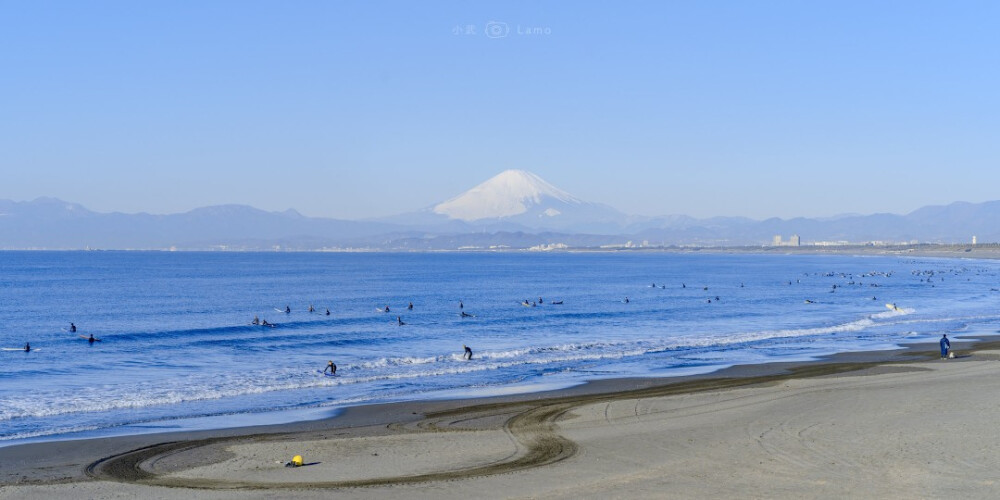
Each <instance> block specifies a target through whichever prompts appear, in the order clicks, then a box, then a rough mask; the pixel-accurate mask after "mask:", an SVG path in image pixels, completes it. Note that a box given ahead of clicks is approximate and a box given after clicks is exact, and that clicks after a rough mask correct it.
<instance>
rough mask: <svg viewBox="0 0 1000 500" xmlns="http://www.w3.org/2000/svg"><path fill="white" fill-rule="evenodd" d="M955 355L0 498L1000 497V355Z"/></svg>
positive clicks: (205, 436)
mask: <svg viewBox="0 0 1000 500" xmlns="http://www.w3.org/2000/svg"><path fill="white" fill-rule="evenodd" d="M953 345H954V347H955V350H956V351H957V352H958V353H959V357H958V358H956V359H951V360H940V359H938V355H937V345H936V344H934V345H929V344H925V345H918V346H913V347H911V348H909V349H904V350H898V351H882V352H867V353H851V354H840V355H836V356H832V357H830V358H828V359H825V360H821V361H815V362H807V363H773V364H767V365H754V366H741V367H733V368H730V369H727V370H724V371H722V372H718V373H715V374H711V375H703V376H693V377H683V378H676V379H618V380H607V381H600V382H596V383H591V384H587V385H585V386H580V387H575V388H571V389H566V390H561V391H553V392H548V393H538V394H528V395H516V396H504V397H498V398H481V399H471V400H457V401H431V402H412V403H395V404H386V405H372V406H365V407H358V408H352V409H350V410H348V411H347V412H345V413H344V414H343V415H341V416H339V417H337V418H333V419H327V420H322V421H315V422H300V423H296V424H291V425H285V426H269V427H259V428H246V429H228V430H220V431H205V432H195V433H174V434H159V435H146V436H133V437H119V438H107V439H96V440H86V441H83V440H81V441H69V442H53V443H39V444H30V445H23V446H13V447H7V448H0V497H3V498H7V497H10V498H53V497H73V498H135V497H137V496H138V497H141V498H192V497H194V498H274V497H282V498H287V497H294V498H329V497H330V496H331V495H333V496H337V497H339V498H381V497H388V496H400V497H405V498H469V497H476V498H481V497H487V498H510V497H515V498H516V497H531V498H579V497H598V496H600V497H607V496H610V497H624V496H629V497H640V498H663V497H681V498H704V497H720V496H725V497H741V498H746V497H751V498H753V497H767V498H775V497H778V498H834V497H836V498H842V497H887V498H904V497H905V498H914V497H918V498H928V497H930V498H934V497H953V496H961V495H965V496H971V497H991V496H996V495H997V494H998V493H1000V491H998V489H1000V487H998V486H996V484H998V483H1000V467H998V463H997V462H998V461H1000V458H997V457H1000V455H997V453H996V452H995V450H997V449H998V448H1000V432H996V431H995V428H996V422H997V421H998V420H1000V402H997V400H996V398H995V397H993V395H994V394H997V393H998V391H1000V342H998V341H996V340H995V339H990V340H988V341H983V342H978V343H975V344H973V343H971V342H962V341H960V340H959V339H956V341H955V342H954V343H953ZM295 454H300V455H302V456H303V458H304V461H305V463H306V466H304V467H298V468H286V467H284V466H283V462H285V461H288V460H290V459H291V457H292V456H293V455H295Z"/></svg>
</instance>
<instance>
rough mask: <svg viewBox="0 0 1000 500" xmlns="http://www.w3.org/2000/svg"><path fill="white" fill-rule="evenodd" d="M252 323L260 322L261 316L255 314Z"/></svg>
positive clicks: (255, 324)
mask: <svg viewBox="0 0 1000 500" xmlns="http://www.w3.org/2000/svg"><path fill="white" fill-rule="evenodd" d="M250 324H251V325H254V326H257V325H259V324H260V318H258V317H257V315H256V314H254V315H253V321H251V322H250Z"/></svg>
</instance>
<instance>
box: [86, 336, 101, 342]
mask: <svg viewBox="0 0 1000 500" xmlns="http://www.w3.org/2000/svg"><path fill="white" fill-rule="evenodd" d="M100 340H101V339H95V338H94V334H93V333H91V334H90V337H88V338H87V342H90V343H91V344H93V343H94V342H95V341H98V342H99V341H100Z"/></svg>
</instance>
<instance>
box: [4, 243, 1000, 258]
mask: <svg viewBox="0 0 1000 500" xmlns="http://www.w3.org/2000/svg"><path fill="white" fill-rule="evenodd" d="M0 252H177V253H186V252H189V253H268V254H272V253H363V254H370V253H386V254H392V253H529V254H546V253H622V252H624V253H670V254H691V253H712V254H762V255H882V256H897V257H900V256H912V257H939V258H958V259H1000V243H978V244H971V243H970V244H959V243H947V244H938V243H919V244H912V245H879V246H876V245H860V244H859V245H830V246H824V245H801V246H746V245H743V246H648V247H633V248H599V247H566V248H552V249H546V250H536V249H529V248H456V249H411V250H407V249H377V248H324V249H312V250H298V249H282V250H266V249H246V250H244V249H233V248H229V249H218V248H205V249H169V248H135V249H132V248H105V249H83V248H71V249H60V248H8V249H0Z"/></svg>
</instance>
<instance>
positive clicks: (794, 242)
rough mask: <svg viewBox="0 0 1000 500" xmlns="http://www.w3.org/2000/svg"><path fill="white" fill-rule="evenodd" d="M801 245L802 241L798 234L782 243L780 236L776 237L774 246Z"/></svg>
mask: <svg viewBox="0 0 1000 500" xmlns="http://www.w3.org/2000/svg"><path fill="white" fill-rule="evenodd" d="M799 245H801V240H800V238H799V235H797V234H793V235H792V236H791V237H789V238H788V241H782V240H781V235H780V234H776V235H774V246H776V247H797V246H799Z"/></svg>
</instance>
